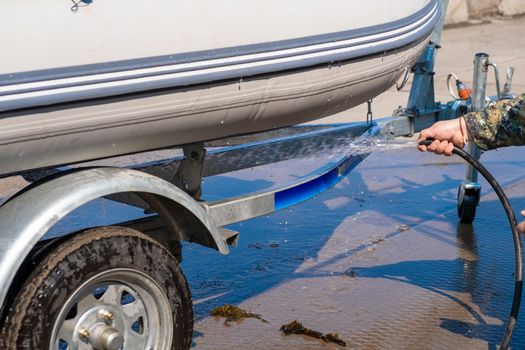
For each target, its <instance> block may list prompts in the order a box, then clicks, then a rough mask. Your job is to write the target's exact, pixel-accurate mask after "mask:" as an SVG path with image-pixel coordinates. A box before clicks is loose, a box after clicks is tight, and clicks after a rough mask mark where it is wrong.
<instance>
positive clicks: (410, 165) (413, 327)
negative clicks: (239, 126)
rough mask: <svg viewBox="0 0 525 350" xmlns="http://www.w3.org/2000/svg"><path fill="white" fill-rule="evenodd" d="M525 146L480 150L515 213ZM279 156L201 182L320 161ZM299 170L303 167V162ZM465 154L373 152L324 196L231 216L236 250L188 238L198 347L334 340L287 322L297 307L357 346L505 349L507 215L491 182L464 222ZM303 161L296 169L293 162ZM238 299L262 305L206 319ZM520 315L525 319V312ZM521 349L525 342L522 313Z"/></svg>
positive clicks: (222, 189) (311, 345) (258, 176)
mask: <svg viewBox="0 0 525 350" xmlns="http://www.w3.org/2000/svg"><path fill="white" fill-rule="evenodd" d="M523 155H524V150H523V149H520V148H508V149H502V150H500V151H491V152H488V153H486V154H484V155H483V156H482V161H483V163H484V164H485V165H486V166H487V167H488V168H489V170H490V171H492V172H493V174H494V175H495V176H496V178H497V179H498V180H499V181H500V182H501V183H502V184H503V185H504V187H505V190H506V192H507V194H508V195H509V196H510V197H511V201H512V204H513V206H514V207H515V211H518V210H519V209H521V208H525V171H524V170H525V169H524V168H525V160H524V159H525V158H524V157H523ZM305 164H306V165H305V166H304V167H302V166H301V165H300V161H297V164H294V165H291V168H290V169H286V168H284V169H283V166H284V165H273V166H270V167H267V168H263V169H262V170H259V171H257V169H256V170H255V171H245V172H239V173H237V174H234V175H232V176H229V177H225V176H221V177H216V178H212V179H209V180H207V181H206V182H205V186H206V189H205V193H206V192H208V193H214V194H215V196H217V197H220V195H221V193H222V194H226V193H230V192H229V191H231V189H232V188H236V189H237V190H238V191H239V192H241V191H243V190H246V189H248V188H252V189H253V188H263V187H266V186H271V185H272V184H273V183H272V182H281V181H286V180H288V179H287V178H286V176H285V175H283V174H290V178H291V177H293V176H294V175H300V174H299V173H298V172H299V171H301V170H300V169H305V168H307V167H310V166H311V160H310V161H305ZM293 169H295V171H294V170H293ZM464 171H465V167H464V165H463V163H461V162H460V161H459V159H457V158H444V157H438V156H435V155H432V154H422V153H419V152H417V151H415V150H413V149H403V150H396V151H395V152H380V153H374V154H372V155H370V156H369V157H368V158H367V159H366V160H365V161H364V162H363V163H362V164H361V165H359V166H358V167H357V168H356V169H355V170H354V171H352V173H351V174H350V175H349V177H348V178H347V179H345V180H343V181H342V182H341V183H340V184H339V185H337V187H336V188H334V189H332V190H330V191H328V192H326V193H325V194H323V195H321V196H319V197H318V198H315V199H313V200H310V201H308V202H305V203H303V204H301V205H298V206H295V207H293V208H291V209H289V210H285V211H283V212H278V213H275V214H273V215H270V216H268V217H262V218H258V219H253V220H251V221H248V222H244V223H242V224H237V225H233V226H232V227H231V228H233V229H236V230H239V231H241V232H242V234H241V237H240V242H239V246H238V247H237V248H232V252H231V254H230V255H229V256H220V255H218V254H217V253H216V252H213V251H210V250H208V249H205V248H201V247H199V246H196V245H186V246H185V251H184V262H183V268H184V271H185V273H186V276H187V278H188V280H189V283H190V285H191V289H192V292H193V297H194V302H195V314H196V324H195V336H194V348H195V349H285V348H287V349H289V348H294V349H337V348H340V347H339V346H338V345H335V344H328V343H325V342H323V341H322V340H316V339H310V338H307V337H304V336H297V335H290V336H284V335H283V334H282V333H281V332H280V331H279V328H280V327H281V325H282V324H285V323H289V322H291V321H293V320H295V319H298V320H300V321H301V322H302V323H303V325H304V326H305V327H309V328H313V329H315V330H317V331H320V332H323V333H328V332H337V333H339V334H340V337H341V338H342V339H343V340H345V341H346V342H347V343H348V346H347V347H348V348H355V349H448V348H457V349H496V347H497V344H498V343H499V341H500V339H501V336H502V334H503V330H504V325H505V322H506V319H507V315H508V312H509V308H510V302H511V297H512V291H513V273H514V257H513V246H512V240H511V236H510V231H509V227H508V223H507V222H506V220H507V219H506V217H505V215H504V212H503V209H502V208H501V205H500V204H499V201H498V200H497V198H496V197H495V195H494V193H493V192H492V191H491V190H490V189H489V188H488V184H487V183H485V182H483V193H482V199H481V204H480V206H479V208H478V215H477V218H476V220H475V221H474V224H473V225H459V224H458V223H457V215H456V209H455V206H456V199H455V198H456V192H457V188H458V185H459V183H460V182H461V180H462V178H463V175H464ZM294 172H295V174H294ZM223 304H234V305H238V306H240V307H242V308H243V309H247V310H249V311H251V312H254V313H257V314H260V315H261V317H263V318H264V319H266V320H268V321H269V322H268V323H262V322H260V321H259V320H256V319H247V320H245V321H243V322H239V323H235V322H232V323H231V327H225V325H224V322H223V321H224V320H222V319H217V318H215V317H210V316H208V315H209V312H210V310H211V309H213V308H214V307H217V306H220V305H223ZM521 319H523V317H521ZM513 348H514V349H525V323H519V325H518V329H517V332H516V335H515V337H514V342H513Z"/></svg>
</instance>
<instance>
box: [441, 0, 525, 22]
mask: <svg viewBox="0 0 525 350" xmlns="http://www.w3.org/2000/svg"><path fill="white" fill-rule="evenodd" d="M494 14H499V15H503V16H514V15H520V14H525V0H449V5H448V11H447V17H446V19H445V24H458V23H464V22H467V21H468V20H469V19H475V18H480V17H485V16H490V15H494Z"/></svg>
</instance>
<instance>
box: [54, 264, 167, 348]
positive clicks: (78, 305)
mask: <svg viewBox="0 0 525 350" xmlns="http://www.w3.org/2000/svg"><path fill="white" fill-rule="evenodd" d="M172 336H173V318H172V314H171V307H170V304H169V301H168V299H167V298H166V296H165V294H164V292H163V290H162V289H161V288H160V286H159V285H158V284H157V283H156V282H155V281H154V280H153V279H151V278H150V277H149V276H148V275H146V274H144V273H142V272H139V271H136V270H132V269H112V270H108V271H104V272H102V273H100V274H98V275H96V276H94V277H92V278H91V279H89V280H88V281H86V282H84V283H83V284H82V285H81V286H80V287H79V288H78V289H77V290H76V291H75V292H74V293H73V294H72V295H71V297H70V298H69V299H68V301H67V302H66V303H65V305H64V307H63V308H62V309H61V310H60V312H59V315H58V317H57V320H56V321H55V324H54V327H53V333H52V337H51V343H50V346H49V348H50V349H53V350H73V349H78V350H89V349H96V350H120V349H126V350H134V349H137V350H139V349H140V350H143V349H169V348H171V342H172Z"/></svg>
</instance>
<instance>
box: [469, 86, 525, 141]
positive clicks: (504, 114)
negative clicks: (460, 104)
mask: <svg viewBox="0 0 525 350" xmlns="http://www.w3.org/2000/svg"><path fill="white" fill-rule="evenodd" d="M465 121H466V123H467V127H468V131H469V134H470V136H471V137H472V138H473V139H474V142H475V143H476V145H477V146H478V147H479V148H481V149H483V150H488V149H493V148H498V147H505V146H518V145H525V94H523V95H521V96H520V97H518V98H515V99H512V100H501V101H497V102H496V103H494V104H492V105H490V106H488V107H487V108H485V109H484V110H482V111H480V112H476V113H469V114H467V115H465Z"/></svg>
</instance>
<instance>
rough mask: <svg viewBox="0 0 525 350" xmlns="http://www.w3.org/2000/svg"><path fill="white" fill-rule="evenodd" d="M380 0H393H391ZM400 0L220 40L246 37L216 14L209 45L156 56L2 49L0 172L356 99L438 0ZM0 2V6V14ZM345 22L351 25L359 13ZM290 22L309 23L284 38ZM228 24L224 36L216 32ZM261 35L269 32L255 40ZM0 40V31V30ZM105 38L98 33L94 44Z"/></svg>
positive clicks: (329, 109)
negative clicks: (369, 14)
mask: <svg viewBox="0 0 525 350" xmlns="http://www.w3.org/2000/svg"><path fill="white" fill-rule="evenodd" d="M37 3H39V4H40V2H37ZM51 3H52V4H55V2H51ZM100 3H102V2H100ZM108 3H111V2H108ZM175 3H179V2H175ZM195 3H199V2H198V1H197V2H195ZM270 3H272V2H270ZM312 3H314V2H312ZM319 3H320V2H319ZM345 3H346V2H345ZM385 3H388V4H391V6H393V5H397V6H401V2H400V1H385V2H384V4H385ZM403 3H404V2H403ZM409 3H411V5H407V6H406V7H405V8H404V12H403V11H394V12H396V13H397V16H398V17H402V16H405V17H403V18H404V19H403V18H396V17H395V15H391V16H390V17H389V18H390V20H392V19H394V21H393V22H392V23H394V24H395V25H394V24H391V25H389V23H390V22H388V21H386V22H385V23H386V24H385V23H383V24H382V25H380V24H377V25H375V27H373V26H372V27H370V26H368V27H364V28H354V29H349V30H347V31H344V32H340V31H337V30H339V29H341V28H344V23H343V22H344V21H343V20H341V19H340V16H339V17H338V16H335V17H334V18H338V19H339V20H338V21H332V22H333V23H332V24H331V25H332V28H328V29H327V28H322V29H320V28H317V29H315V30H317V32H315V30H314V29H312V27H313V26H311V25H310V26H307V25H302V26H299V27H300V28H299V29H298V28H295V29H289V30H288V31H286V30H284V24H282V25H281V26H282V27H283V28H281V29H280V30H278V29H276V28H274V27H272V26H271V25H266V27H268V28H269V29H268V33H266V32H264V31H263V32H262V33H259V31H255V30H252V32H253V33H259V34H257V35H255V36H254V37H252V39H251V40H253V41H252V44H251V45H248V46H230V47H229V48H228V47H226V48H222V47H223V46H227V45H228V43H229V44H233V43H236V44H241V45H244V44H246V43H248V42H249V39H248V38H247V36H246V35H242V33H237V34H235V35H234V34H232V33H230V32H229V31H232V30H233V29H232V28H230V26H226V28H227V29H225V32H224V33H221V35H220V36H217V42H214V43H213V45H215V46H213V45H211V44H210V40H208V46H210V48H209V49H208V50H201V49H202V48H201V47H198V45H201V46H202V45H205V42H206V40H204V39H202V40H200V41H199V40H197V42H189V41H191V40H188V42H186V41H184V43H181V44H180V48H178V49H177V50H178V51H176V52H178V53H175V54H173V55H168V56H152V57H149V58H145V59H142V58H141V59H139V58H137V59H135V58H133V59H130V60H123V61H122V60H120V59H121V58H122V57H124V56H122V57H120V56H119V55H123V53H122V52H118V50H109V51H108V52H106V51H100V50H99V51H98V54H97V55H93V56H82V55H77V54H76V51H75V54H73V55H70V56H72V57H71V59H70V60H69V61H64V62H60V61H59V63H55V65H54V66H52V64H53V63H52V60H49V61H47V60H46V59H43V60H42V61H39V60H37V62H35V63H34V64H33V63H32V64H29V63H28V62H27V61H26V60H24V59H20V60H18V62H17V60H16V57H2V58H0V60H1V63H2V64H0V67H1V68H0V174H11V173H17V172H20V171H25V170H30V169H36V168H44V167H52V166H57V165H60V164H67V163H74V162H80V161H86V160H92V159H99V158H104V157H111V156H116V155H122V154H129V153H135V152H141V151H146V150H153V149H160V148H165V147H171V146H176V145H182V144H187V143H194V142H202V141H206V140H212V139H218V138H223V137H227V136H232V135H238V134H245V133H252V132H257V131H263V130H269V129H273V128H279V127H284V126H288V125H293V124H298V123H302V122H306V121H309V120H313V119H317V118H321V117H324V116H327V115H330V114H333V113H337V112H340V111H342V110H345V109H348V108H351V107H353V106H356V105H358V104H360V103H362V102H364V101H366V100H368V99H369V98H371V97H373V96H376V95H378V94H380V93H381V92H383V91H385V90H386V89H388V88H389V87H390V86H392V85H393V84H394V83H395V82H396V81H397V80H398V79H399V78H400V76H401V75H403V74H404V73H405V72H406V71H407V69H408V68H409V67H410V66H411V65H412V64H413V63H414V62H415V60H416V59H417V57H418V56H419V54H420V52H421V50H422V48H423V47H424V46H425V44H426V42H427V40H428V37H429V35H430V33H431V31H432V28H433V26H434V24H435V23H436V21H437V19H438V18H439V10H438V8H437V5H436V2H434V1H430V0H428V1H423V0H421V1H414V2H409ZM262 4H263V3H261V5H260V6H263V5H262ZM392 4H393V5H392ZM252 5H253V4H252ZM3 6H5V5H0V13H2V14H5V12H3V11H2V7H3ZM8 6H11V7H13V6H14V5H12V4H11V5H8ZM96 6H97V3H96V2H95V3H93V4H91V5H90V6H87V7H85V8H79V9H78V13H76V14H74V15H82V13H81V12H82V11H88V10H90V9H91V8H92V9H93V11H95V9H96ZM170 6H171V5H170ZM282 6H284V5H282ZM282 6H281V7H282ZM345 6H348V5H345ZM354 6H355V5H354ZM13 8H14V7H13ZM269 8H271V6H270V5H269ZM302 8H308V9H307V10H309V11H310V12H311V14H313V13H315V11H314V10H315V9H317V11H320V9H319V7H318V6H317V7H316V6H312V7H310V8H309V6H306V5H305V6H303V7H302ZM386 8H389V7H388V6H386ZM243 9H244V10H243ZM241 10H243V11H248V10H249V7H246V6H245V7H243V8H241V9H238V11H241ZM13 11H14V10H13ZM305 11H306V10H305ZM392 11H393V10H392ZM410 11H414V12H415V14H411V13H410ZM306 12H308V11H306ZM383 15H384V16H386V14H383ZM0 16H2V15H0ZM305 16H306V17H307V14H305ZM407 16H408V17H407ZM262 17H264V16H262ZM361 17H363V16H361ZM377 17H380V16H377ZM67 18H69V17H67ZM86 18H88V19H89V16H85V17H82V21H85V22H86V23H85V27H84V28H89V26H88V24H89V23H91V22H89V20H88V19H86ZM407 18H408V19H407ZM99 19H100V18H99ZM260 20H261V21H263V20H262V19H260ZM376 20H377V18H376ZM382 20H383V21H384V20H385V19H384V18H383V19H382ZM361 21H362V19H361ZM66 22H67V21H66ZM161 22H162V21H161ZM190 22H191V21H190ZM255 22H258V21H255ZM277 22H278V23H277V24H279V21H277ZM264 23H265V22H264V21H263V22H261V23H256V24H257V25H258V26H263V25H264ZM283 23H285V22H284V20H283ZM316 23H317V22H316ZM348 23H352V22H348ZM357 23H358V24H355V23H353V25H361V24H359V22H357ZM161 24H162V23H161ZM243 25H245V26H249V23H244V24H243ZM288 26H290V25H289V24H288ZM319 26H320V27H323V26H327V24H326V23H325V24H320V25H319ZM190 27H191V26H190ZM276 27H279V25H276ZM272 28H273V29H272ZM367 28H368V29H367ZM325 30H334V32H333V33H325V32H324V31H325ZM298 31H302V32H301V33H300V34H301V35H305V33H306V34H307V35H310V34H312V35H314V34H316V33H317V34H316V35H314V36H302V37H300V38H299V39H289V38H288V37H290V36H296V35H299V34H298ZM308 31H311V32H310V33H308ZM29 32H30V30H29V29H28V30H27V31H26V32H23V35H26V36H28V35H30V33H29ZM28 33H29V34H28ZM185 33H186V32H185ZM228 33H230V34H231V35H230V39H229V40H230V42H226V41H224V40H227V39H224V38H223V36H225V37H228V36H227V35H225V34H228ZM283 33H284V34H283ZM208 34H209V33H208ZM245 34H246V33H245ZM187 35H189V36H190V34H189V33H187ZM199 35H202V33H200V34H199ZM279 35H280V36H279ZM190 37H191V36H190ZM197 37H198V35H197ZM268 37H271V38H272V39H275V40H277V41H275V40H274V41H270V42H268V43H266V44H265V43H262V44H261V41H262V40H267V38H268ZM333 38H337V40H335V39H333ZM161 39H162V40H161ZM0 40H1V41H2V42H4V41H8V39H7V38H6V37H5V35H4V34H0ZM159 40H160V41H161V44H162V45H160V44H159V46H158V47H156V48H151V47H149V48H148V47H146V48H144V47H143V48H142V49H143V50H146V51H147V50H149V51H148V52H149V53H155V54H159V55H162V54H165V53H166V52H167V51H166V50H168V49H169V45H168V44H169V40H168V39H165V38H163V37H162V38H160V39H159ZM279 40H280V41H279ZM109 41H111V40H109V39H108V40H104V39H101V42H102V43H103V44H104V45H107V42H109ZM73 44H74V45H77V44H78V43H77V42H74V43H73ZM73 44H72V45H73ZM49 45H51V47H53V49H52V51H51V53H50V54H49V55H48V56H56V55H57V52H63V50H64V44H63V43H62V46H61V44H60V43H57V42H56V41H52V42H50V43H49ZM53 45H55V46H53ZM101 45H102V44H101ZM104 45H102V46H104ZM172 45H175V44H174V43H172ZM192 45H193V46H192ZM77 46H78V45H77ZM202 47H204V46H202ZM23 49H24V48H20V49H19V51H23ZM26 49H27V48H26ZM77 49H78V50H82V49H81V48H79V47H77ZM61 50H62V51H61ZM155 50H157V51H155ZM163 50H164V51H163ZM183 50H198V51H194V52H190V53H188V52H185V51H183ZM250 50H251V51H250ZM146 51H144V53H146ZM235 52H237V53H238V54H234V53H235ZM19 55H22V53H21V52H19ZM135 55H139V54H137V53H135ZM20 57H22V56H20ZM46 57H47V56H46ZM127 57H130V56H129V54H128V56H127ZM131 57H136V56H131ZM139 57H140V56H139ZM199 57H200V58H199ZM47 58H48V57H47ZM97 60H99V61H97ZM4 61H5V64H4ZM68 63H69V65H71V63H73V67H71V66H68ZM137 65H138V66H137ZM31 67H33V69H31ZM2 73H3V74H2Z"/></svg>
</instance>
